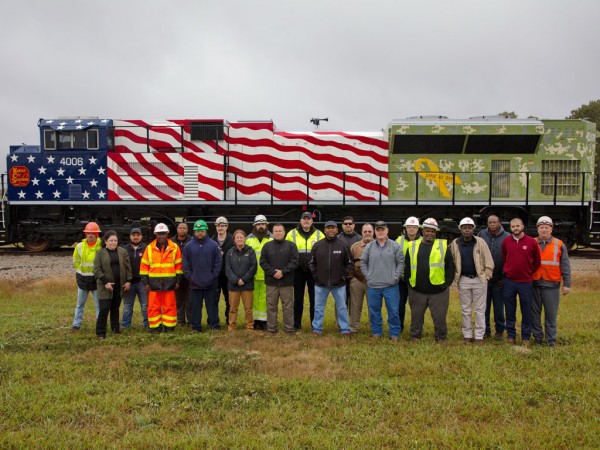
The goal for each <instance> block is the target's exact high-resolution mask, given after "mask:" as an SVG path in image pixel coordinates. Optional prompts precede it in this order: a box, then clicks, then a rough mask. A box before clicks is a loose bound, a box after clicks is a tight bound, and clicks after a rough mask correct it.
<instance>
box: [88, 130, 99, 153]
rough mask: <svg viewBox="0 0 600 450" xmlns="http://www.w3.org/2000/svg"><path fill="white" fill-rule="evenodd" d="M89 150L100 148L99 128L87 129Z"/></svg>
mask: <svg viewBox="0 0 600 450" xmlns="http://www.w3.org/2000/svg"><path fill="white" fill-rule="evenodd" d="M87 148H88V150H98V130H87Z"/></svg>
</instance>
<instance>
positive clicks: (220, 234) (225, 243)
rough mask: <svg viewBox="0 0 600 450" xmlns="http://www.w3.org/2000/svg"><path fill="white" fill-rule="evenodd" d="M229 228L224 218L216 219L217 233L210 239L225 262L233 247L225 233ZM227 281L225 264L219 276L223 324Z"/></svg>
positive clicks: (227, 234)
mask: <svg viewBox="0 0 600 450" xmlns="http://www.w3.org/2000/svg"><path fill="white" fill-rule="evenodd" d="M228 227H229V221H228V220H227V218H226V217H223V216H221V217H217V220H216V221H215V228H216V229H217V233H216V234H213V235H212V236H211V237H210V238H211V239H212V240H213V241H215V242H216V243H217V244H219V247H221V256H222V257H223V261H225V255H227V252H228V251H229V249H230V248H232V247H233V236H231V234H230V233H228V232H227V228H228ZM227 284H228V280H227V274H226V273H225V263H223V265H222V266H221V273H220V274H219V288H218V291H219V292H223V301H224V302H225V323H227V324H228V323H229V289H228V288H227Z"/></svg>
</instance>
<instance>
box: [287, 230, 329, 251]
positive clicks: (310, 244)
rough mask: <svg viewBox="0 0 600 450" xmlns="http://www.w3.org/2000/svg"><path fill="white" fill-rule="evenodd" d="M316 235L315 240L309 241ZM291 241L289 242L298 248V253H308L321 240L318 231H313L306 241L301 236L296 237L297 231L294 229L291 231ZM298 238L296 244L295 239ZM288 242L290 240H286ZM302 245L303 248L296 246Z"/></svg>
mask: <svg viewBox="0 0 600 450" xmlns="http://www.w3.org/2000/svg"><path fill="white" fill-rule="evenodd" d="M315 233H316V235H317V240H316V241H315V240H313V239H311V238H312V237H313V235H314V234H315ZM291 234H292V239H291V241H292V242H293V243H294V244H296V247H298V253H310V252H311V250H312V248H313V245H315V244H316V243H317V242H318V241H320V240H321V232H320V231H319V230H315V231H314V232H313V234H311V235H310V236H309V237H308V239H304V237H303V236H302V235H300V236H298V234H299V233H298V230H296V229H295V228H294V229H293V230H292V233H291ZM297 237H298V242H296V238H297ZM288 240H290V239H288ZM302 243H304V248H301V247H300V246H299V245H298V244H302Z"/></svg>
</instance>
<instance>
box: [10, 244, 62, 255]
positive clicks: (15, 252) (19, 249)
mask: <svg viewBox="0 0 600 450" xmlns="http://www.w3.org/2000/svg"><path fill="white" fill-rule="evenodd" d="M71 253H73V248H72V247H61V248H57V249H53V250H48V251H44V252H39V253H32V252H30V251H28V250H26V249H24V248H22V247H15V246H6V247H0V255H22V256H26V255H29V256H57V255H58V256H62V255H70V254H71Z"/></svg>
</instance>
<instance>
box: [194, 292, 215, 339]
mask: <svg viewBox="0 0 600 450" xmlns="http://www.w3.org/2000/svg"><path fill="white" fill-rule="evenodd" d="M190 297H191V299H192V330H196V331H202V326H201V322H202V300H203V299H204V303H205V305H206V314H207V315H208V328H209V329H211V330H220V329H221V326H220V325H219V303H218V302H219V289H218V288H216V287H214V288H210V289H190Z"/></svg>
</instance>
